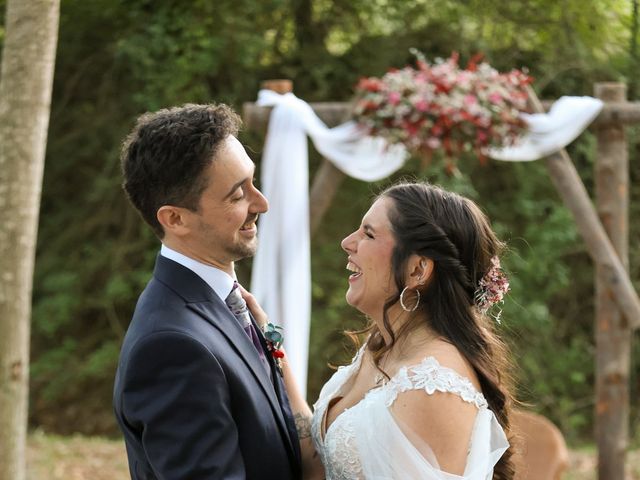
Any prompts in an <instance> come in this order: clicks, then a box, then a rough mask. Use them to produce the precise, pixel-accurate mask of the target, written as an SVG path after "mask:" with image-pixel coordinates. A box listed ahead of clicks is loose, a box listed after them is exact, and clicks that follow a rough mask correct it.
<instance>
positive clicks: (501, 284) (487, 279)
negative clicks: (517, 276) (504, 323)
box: [474, 255, 509, 323]
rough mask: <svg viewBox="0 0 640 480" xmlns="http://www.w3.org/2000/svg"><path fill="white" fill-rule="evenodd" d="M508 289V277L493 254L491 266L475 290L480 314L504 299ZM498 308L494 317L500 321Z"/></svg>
mask: <svg viewBox="0 0 640 480" xmlns="http://www.w3.org/2000/svg"><path fill="white" fill-rule="evenodd" d="M508 291H509V279H508V278H507V276H506V274H505V273H504V271H503V270H502V267H501V266H500V259H499V258H498V257H497V256H496V255H494V256H493V257H492V258H491V268H490V269H489V271H488V272H487V273H485V274H484V276H483V277H482V278H481V279H480V281H479V282H478V288H477V289H476V292H475V296H474V298H475V304H476V306H477V307H478V310H479V311H480V313H482V314H486V313H487V312H488V311H489V309H490V308H491V307H493V306H494V305H496V304H497V303H501V302H503V301H504V300H503V299H504V295H505V294H506V293H507V292H508ZM501 313H502V310H500V311H499V312H498V313H497V314H496V315H495V317H494V318H495V319H496V321H497V322H498V323H500V314H501Z"/></svg>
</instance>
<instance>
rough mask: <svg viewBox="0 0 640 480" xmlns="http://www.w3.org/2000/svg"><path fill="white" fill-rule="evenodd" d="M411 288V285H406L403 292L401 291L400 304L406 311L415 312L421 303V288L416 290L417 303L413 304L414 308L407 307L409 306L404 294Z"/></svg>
mask: <svg viewBox="0 0 640 480" xmlns="http://www.w3.org/2000/svg"><path fill="white" fill-rule="evenodd" d="M408 289H409V287H404V288H403V289H402V292H401V293H400V306H401V307H402V309H403V310H404V311H405V312H415V311H416V308H418V305H420V290H418V289H416V290H414V291H415V292H416V295H417V297H416V304H415V305H414V306H413V308H407V306H406V305H405V304H404V294H405V293H406V291H407V290H408Z"/></svg>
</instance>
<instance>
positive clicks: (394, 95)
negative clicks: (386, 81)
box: [387, 92, 402, 105]
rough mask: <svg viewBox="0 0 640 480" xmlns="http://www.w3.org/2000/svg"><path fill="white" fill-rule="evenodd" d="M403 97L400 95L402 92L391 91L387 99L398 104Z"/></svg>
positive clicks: (392, 103)
mask: <svg viewBox="0 0 640 480" xmlns="http://www.w3.org/2000/svg"><path fill="white" fill-rule="evenodd" d="M401 98H402V97H401V96H400V94H399V93H398V92H390V93H389V96H388V97H387V100H389V103H390V104H391V105H397V104H399V103H400V99H401Z"/></svg>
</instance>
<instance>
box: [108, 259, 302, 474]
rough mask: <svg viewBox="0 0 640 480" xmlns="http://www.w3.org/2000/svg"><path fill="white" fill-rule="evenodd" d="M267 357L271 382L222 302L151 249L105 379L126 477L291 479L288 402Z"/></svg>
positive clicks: (294, 448)
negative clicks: (142, 284) (151, 262)
mask: <svg viewBox="0 0 640 480" xmlns="http://www.w3.org/2000/svg"><path fill="white" fill-rule="evenodd" d="M261 340H262V341H263V348H264V347H265V345H264V340H263V339H261ZM267 358H268V359H269V361H270V364H271V369H272V376H273V382H272V381H271V379H269V376H268V374H267V372H266V371H265V369H264V367H263V365H262V364H261V362H260V359H259V357H258V353H257V352H256V350H255V347H254V346H253V343H252V342H251V340H250V339H249V337H248V336H247V335H246V333H245V332H244V330H243V329H242V327H241V326H240V323H239V322H238V321H237V320H236V318H235V317H234V316H233V314H232V313H231V312H230V310H229V309H228V308H227V306H226V304H225V303H224V301H223V300H221V299H220V298H219V297H218V296H217V295H216V294H215V292H214V291H213V290H212V289H211V287H209V285H207V284H206V283H205V281H204V280H202V279H201V278H200V277H199V276H198V275H196V274H195V273H194V272H192V271H191V270H189V269H188V268H186V267H184V266H182V265H180V264H178V263H176V262H174V261H172V260H169V259H167V258H165V257H163V256H161V255H158V258H157V260H156V266H155V270H154V273H153V278H152V279H151V281H150V282H149V284H148V285H147V287H146V289H145V290H144V292H143V293H142V295H141V296H140V298H139V300H138V304H137V305H136V309H135V313H134V315H133V319H132V321H131V325H130V326H129V329H128V331H127V334H126V336H125V338H124V343H123V345H122V350H121V352H120V360H119V364H118V371H117V373H116V380H115V387H114V398H113V402H114V410H115V414H116V418H117V420H118V423H119V425H120V428H121V429H122V432H123V433H124V439H125V444H126V447H127V455H128V457H129V470H130V472H131V478H132V479H134V480H152V479H153V480H155V479H159V480H201V479H202V480H204V479H207V480H210V479H211V480H213V479H269V478H273V479H278V480H281V479H282V480H287V479H298V478H300V477H301V466H300V447H299V443H298V437H297V434H296V430H295V424H294V421H293V418H292V414H291V408H290V406H289V401H288V399H287V396H286V393H285V390H284V385H283V383H282V378H281V376H280V373H279V372H278V371H277V369H276V368H275V366H274V365H273V359H272V358H271V355H269V354H267Z"/></svg>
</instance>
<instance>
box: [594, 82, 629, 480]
mask: <svg viewBox="0 0 640 480" xmlns="http://www.w3.org/2000/svg"><path fill="white" fill-rule="evenodd" d="M595 96H596V97H598V98H600V99H601V100H603V101H605V102H624V101H625V100H626V86H625V85H624V84H622V83H596V85H595ZM596 135H597V139H598V150H597V153H598V155H597V161H596V165H595V187H596V207H597V210H598V215H599V217H600V221H601V222H602V224H603V226H604V228H605V230H606V232H607V234H608V236H609V238H610V240H611V243H612V245H613V247H614V248H615V250H616V252H617V254H618V256H619V257H620V261H621V262H622V264H623V265H624V266H625V268H626V269H627V270H628V269H629V221H628V210H629V209H628V206H629V195H628V192H629V173H628V172H629V166H628V164H629V159H628V154H627V140H626V138H625V131H624V126H623V125H621V124H619V123H610V124H608V125H604V126H601V127H599V128H598V129H597V130H596ZM605 276H606V271H603V269H602V268H601V266H599V265H596V279H595V280H596V318H595V336H596V404H595V414H596V418H595V420H596V421H595V423H596V441H597V445H598V478H600V479H602V480H624V471H625V457H626V449H627V446H628V437H629V363H630V357H631V338H632V331H631V329H630V328H629V326H628V323H627V322H626V321H625V319H624V316H623V315H622V314H621V312H620V309H619V307H618V305H617V303H616V301H615V299H614V298H613V294H612V292H611V289H610V288H609V286H608V285H607V283H606V280H605V279H604V278H603V277H605Z"/></svg>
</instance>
